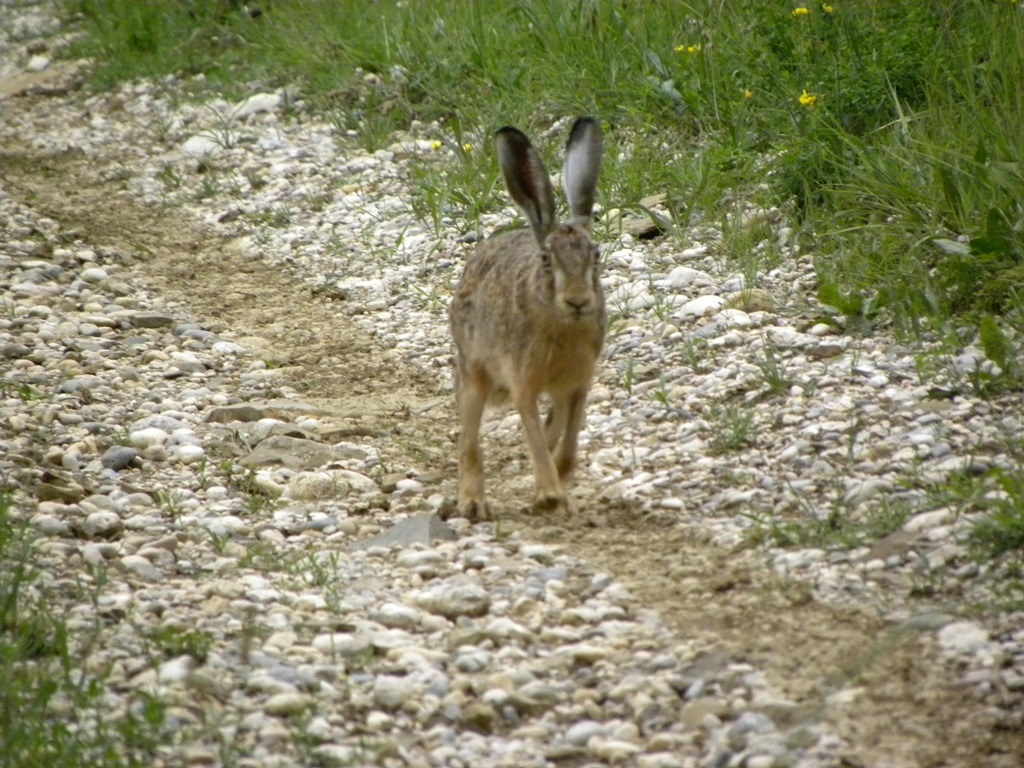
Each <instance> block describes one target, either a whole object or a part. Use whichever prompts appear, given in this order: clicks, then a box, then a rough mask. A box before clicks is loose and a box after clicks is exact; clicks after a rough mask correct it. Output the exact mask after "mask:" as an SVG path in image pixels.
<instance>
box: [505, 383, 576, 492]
mask: <svg viewBox="0 0 1024 768" xmlns="http://www.w3.org/2000/svg"><path fill="white" fill-rule="evenodd" d="M538 397H539V393H538V392H537V391H535V390H533V391H529V390H528V391H524V392H521V393H519V394H518V396H517V397H516V407H517V408H518V410H519V418H520V419H521V420H522V422H523V431H524V432H526V446H527V448H529V450H530V458H531V459H532V460H533V476H534V479H535V480H536V483H537V495H536V497H535V498H534V501H533V508H534V509H535V510H537V511H538V512H565V511H568V500H567V499H566V497H565V491H564V489H563V488H562V483H561V481H560V480H559V479H558V470H557V469H556V468H555V462H554V459H552V458H551V451H550V450H548V442H547V437H546V436H545V434H544V433H545V430H544V426H543V425H542V424H541V421H540V410H539V409H538V407H537V398H538Z"/></svg>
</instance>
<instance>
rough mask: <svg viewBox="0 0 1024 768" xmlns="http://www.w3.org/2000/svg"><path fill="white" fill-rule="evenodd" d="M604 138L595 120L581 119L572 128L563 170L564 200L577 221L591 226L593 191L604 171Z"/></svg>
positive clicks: (566, 147) (589, 118)
mask: <svg viewBox="0 0 1024 768" xmlns="http://www.w3.org/2000/svg"><path fill="white" fill-rule="evenodd" d="M603 151H604V135H603V134H602V132H601V124H600V123H599V122H598V121H597V120H595V119H594V118H592V117H581V118H579V119H578V120H577V121H576V122H575V123H573V124H572V130H571V131H569V141H568V142H567V143H566V145H565V167H564V168H563V170H562V177H563V184H562V186H563V188H564V189H565V197H566V199H567V200H568V201H569V213H570V214H571V215H572V218H573V219H574V220H581V221H585V222H586V223H587V224H588V225H589V222H590V217H591V214H592V213H593V211H594V191H595V190H596V188H597V175H598V173H600V171H601V155H602V153H603Z"/></svg>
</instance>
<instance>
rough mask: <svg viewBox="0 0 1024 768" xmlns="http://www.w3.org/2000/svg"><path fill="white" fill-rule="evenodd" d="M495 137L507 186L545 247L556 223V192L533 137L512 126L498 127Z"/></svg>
mask: <svg viewBox="0 0 1024 768" xmlns="http://www.w3.org/2000/svg"><path fill="white" fill-rule="evenodd" d="M494 141H495V144H496V145H497V148H498V165H499V166H500V167H501V173H502V175H503V176H504V177H505V186H506V187H508V192H509V194H510V195H512V199H513V200H515V201H516V205H518V206H519V208H520V209H521V210H522V212H523V215H525V216H526V218H527V219H528V220H529V222H530V227H531V228H532V229H533V234H534V237H536V238H537V243H538V244H539V245H540V246H541V247H543V246H544V241H545V240H546V239H547V236H548V234H549V233H550V232H551V229H552V228H553V227H554V226H555V192H554V190H553V189H552V188H551V179H550V178H549V177H548V172H547V171H546V170H545V169H544V162H543V161H542V160H541V159H540V155H539V154H537V150H536V149H534V148H533V146H532V145H531V144H530V140H529V139H528V138H526V136H525V135H524V134H523V133H522V132H521V131H519V130H517V129H515V128H512V127H511V126H505V127H504V128H502V129H501V130H499V131H498V132H497V134H495V136H494Z"/></svg>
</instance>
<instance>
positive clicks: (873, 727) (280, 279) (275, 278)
mask: <svg viewBox="0 0 1024 768" xmlns="http://www.w3.org/2000/svg"><path fill="white" fill-rule="evenodd" d="M0 178H2V180H3V185H4V187H5V189H6V190H7V191H8V193H10V194H12V195H14V196H16V197H18V198H20V199H21V200H22V201H24V202H25V203H26V204H28V205H31V206H33V207H35V208H36V209H38V210H41V211H42V212H44V213H46V214H47V215H49V216H50V217H52V218H54V219H56V220H57V221H59V222H61V224H62V225H63V226H64V227H65V228H66V229H70V230H74V231H75V232H77V233H80V236H81V237H82V238H83V239H85V240H87V241H88V242H90V243H94V244H96V245H103V246H108V247H113V248H119V249H123V250H126V251H129V252H132V253H135V254H139V255H140V258H139V259H137V261H136V263H135V265H134V266H133V267H132V270H133V272H134V279H135V280H136V281H137V282H138V284H140V285H142V286H145V287H146V288H148V289H149V290H151V291H152V292H154V293H156V294H159V295H161V296H163V297H164V298H165V299H166V300H167V301H168V302H170V303H171V304H172V305H177V306H179V307H181V309H182V311H183V313H187V315H188V316H190V317H191V318H193V319H194V320H195V321H197V322H200V323H203V324H206V325H207V326H209V327H213V328H214V329H224V328H226V329H230V330H231V331H233V332H234V334H235V337H236V338H239V339H241V340H243V341H244V343H246V344H247V345H248V346H250V348H254V349H256V350H258V354H259V356H260V357H262V358H263V359H266V360H268V361H270V362H271V363H272V364H274V365H277V366H281V367H282V369H283V371H284V375H285V376H286V377H287V380H288V381H289V382H290V384H291V386H292V387H294V388H295V389H296V390H298V391H300V392H302V393H303V396H304V398H305V399H306V400H307V401H308V402H310V403H313V404H316V405H318V406H325V407H327V408H329V409H330V410H331V411H332V412H333V413H334V414H335V415H336V416H338V417H340V418H341V419H343V420H344V419H351V420H352V421H353V422H358V423H359V424H360V425H361V427H366V428H369V429H372V430H374V431H375V433H376V434H378V435H384V436H385V440H384V442H385V443H386V450H385V451H384V453H385V458H386V460H387V461H388V462H390V463H391V464H393V465H394V466H398V467H401V466H419V467H427V468H429V469H431V470H433V471H437V472H441V473H443V474H444V475H445V476H447V477H448V478H449V479H448V480H447V481H446V483H445V489H446V490H449V491H450V490H451V489H452V488H453V487H454V477H455V465H454V458H453V457H454V450H453V448H454V443H453V441H452V438H453V435H454V432H455V429H456V424H455V421H454V414H453V408H452V407H451V405H452V404H451V403H450V402H449V397H448V396H447V395H444V394H441V393H439V392H438V387H437V382H436V379H434V378H433V377H432V376H430V375H428V374H426V373H424V372H422V371H418V370H415V369H412V368H410V367H409V366H407V365H404V364H403V363H402V362H401V360H400V358H399V357H398V356H397V355H396V354H394V353H393V352H392V351H389V350H387V349H384V348H382V347H381V345H380V343H379V342H378V341H377V340H376V339H374V338H371V337H370V336H368V335H367V334H366V333H365V332H363V331H362V330H361V329H360V328H359V327H358V326H357V325H356V324H355V323H354V322H353V321H352V320H351V318H350V317H349V316H347V315H346V313H345V307H344V302H339V301H337V300H332V299H330V298H327V297H323V296H317V295H315V294H314V293H313V292H311V291H310V290H309V289H308V287H306V286H303V285H301V284H299V283H298V282H297V281H296V280H295V279H294V278H293V277H291V276H290V275H288V274H286V273H285V272H283V271H282V270H281V269H279V268H277V267H274V266H272V265H270V264H268V263H266V262H264V261H262V260H261V259H259V258H253V257H252V256H251V255H249V254H246V253H245V252H244V251H243V250H242V249H241V248H239V247H237V244H236V243H233V242H231V241H228V240H224V239H222V238H219V237H218V236H216V235H214V234H211V233H210V232H208V231H202V230H201V229H199V228H196V227H193V226H192V225H190V224H189V223H188V222H187V221H185V220H184V217H183V215H182V214H180V213H177V212H175V211H174V210H169V209H152V208H143V207H141V206H138V205H135V204H133V203H132V202H131V201H129V200H127V199H125V198H124V197H122V196H120V195H118V194H115V190H114V189H112V188H111V183H110V182H104V181H102V180H101V178H100V176H99V175H98V174H97V173H96V170H95V168H93V167H92V165H91V164H90V162H89V161H87V159H86V158H84V157H82V156H80V155H76V154H74V153H71V154H63V155H51V156H38V155H36V156H32V155H28V154H18V153H17V152H16V151H12V150H11V149H10V148H8V151H6V152H5V153H3V154H0ZM484 447H485V451H487V466H488V471H489V474H488V481H489V495H490V498H491V499H492V502H493V503H494V504H495V507H496V510H497V512H498V513H499V515H500V516H501V521H500V523H499V526H500V529H501V530H508V529H510V528H511V529H521V530H522V531H523V532H524V533H525V534H526V535H527V536H528V537H529V538H531V539H534V540H538V539H539V540H541V541H543V542H544V543H546V544H549V545H555V546H558V547H561V548H563V549H564V550H566V551H568V552H570V553H572V554H574V555H576V556H579V557H581V558H583V559H584V560H586V561H588V562H590V563H592V564H593V565H594V566H595V567H596V568H598V569H600V570H604V571H606V572H608V573H611V574H613V575H614V576H616V577H617V578H619V579H620V580H621V581H622V582H623V583H625V584H626V585H627V586H628V587H629V588H630V589H631V590H632V591H633V592H634V593H635V594H636V595H637V596H638V597H640V598H641V599H642V601H643V602H644V603H645V604H646V605H647V606H648V607H649V608H650V609H651V610H653V611H655V612H657V613H658V614H660V615H661V617H662V618H663V620H664V621H665V622H666V623H667V624H668V626H669V627H670V628H671V630H672V631H673V632H674V633H676V635H677V637H678V639H679V642H680V643H681V644H682V643H688V644H692V645H693V646H694V647H696V648H699V649H702V650H704V651H707V652H708V653H717V654H724V655H725V656H727V657H729V658H731V659H740V660H747V661H749V662H750V663H751V664H752V665H754V667H756V668H758V669H760V670H762V671H764V672H765V673H766V675H767V676H768V677H769V679H770V682H771V683H772V684H773V686H775V687H777V688H778V689H780V690H782V691H783V692H784V693H785V694H786V695H787V696H789V697H790V698H791V699H792V700H793V701H795V702H797V703H798V704H800V705H801V707H800V708H799V710H798V711H796V712H795V713H794V714H793V717H794V718H796V719H798V720H801V719H807V720H809V721H813V720H815V719H822V718H824V719H826V720H828V721H829V722H831V723H832V724H833V726H834V728H835V729H836V730H837V731H838V732H839V733H840V734H841V735H842V736H844V737H846V738H847V739H849V740H850V742H851V743H852V745H853V748H852V750H851V752H850V754H849V756H848V762H847V764H848V765H850V766H864V767H865V768H866V767H867V766H880V767H881V766H885V767H887V768H900V767H907V768H910V767H918V766H920V767H926V766H927V767H932V768H936V767H938V766H950V767H953V766H957V767H960V766H962V767H963V768H970V767H973V766H996V767H1004V766H1005V767H1006V768H1010V767H1011V766H1020V765H1024V744H1022V741H1024V740H1022V739H1021V737H1020V734H1011V733H1006V732H1000V731H999V730H996V729H995V728H994V727H993V724H992V722H991V721H990V719H989V718H988V717H987V716H986V714H985V713H984V711H982V708H981V706H980V704H979V703H978V702H977V701H976V700H975V699H974V698H973V696H972V694H971V692H970V691H969V690H968V689H967V688H965V687H963V686H961V685H959V684H958V683H957V677H958V675H957V670H955V669H951V668H950V667H949V665H946V664H943V663H942V662H941V661H939V660H938V659H937V656H936V654H935V651H934V649H933V648H932V647H931V643H930V641H928V640H927V639H926V638H924V637H923V636H921V635H918V634H914V633H906V634H900V633H898V632H896V631H895V630H894V629H893V626H892V625H891V623H888V622H886V621H884V620H882V619H881V618H879V616H878V615H877V614H879V613H880V612H881V611H880V608H879V609H878V610H876V609H875V608H873V607H872V606H864V607H860V608H850V607H842V606H837V605H832V604H824V603H822V602H819V601H818V600H816V599H815V597H814V595H813V593H812V591H811V589H810V588H809V587H808V586H807V585H806V584H802V583H800V582H797V581H790V580H785V579H782V578H780V577H779V576H777V575H775V574H773V573H772V572H771V571H770V570H769V569H767V568H766V567H765V565H764V564H763V562H761V559H760V557H759V556H758V555H757V553H756V552H752V551H749V550H744V551H724V550H721V549H717V548H715V546H714V545H713V544H712V543H711V542H710V541H709V539H708V537H706V536H704V535H702V532H701V530H700V527H699V526H697V525H690V524H687V522H686V520H685V515H684V516H683V519H682V520H680V519H678V518H675V517H673V518H671V519H669V518H665V519H660V518H657V517H653V516H641V515H638V514H637V513H636V512H635V511H634V510H630V509H623V508H615V507H609V505H608V504H607V503H606V502H604V501H602V500H601V496H600V492H599V489H597V488H595V487H593V486H592V485H590V484H588V481H587V479H586V478H585V477H584V478H582V479H581V485H580V486H579V487H578V488H577V490H576V497H577V500H578V502H579V506H580V509H581V510H582V512H581V514H579V515H578V516H577V517H574V518H572V519H560V520H550V519H543V520H538V519H536V518H535V517H533V516H531V515H529V514H527V513H525V512H524V511H522V509H521V507H522V505H523V504H525V502H526V501H527V500H528V499H529V495H530V491H531V485H532V478H531V476H530V471H529V462H528V460H527V458H526V454H525V451H524V450H523V446H522V445H495V444H493V441H492V442H491V443H486V444H485V446H484ZM499 467H504V468H505V470H504V473H503V472H502V471H500V470H499V469H498V468H499Z"/></svg>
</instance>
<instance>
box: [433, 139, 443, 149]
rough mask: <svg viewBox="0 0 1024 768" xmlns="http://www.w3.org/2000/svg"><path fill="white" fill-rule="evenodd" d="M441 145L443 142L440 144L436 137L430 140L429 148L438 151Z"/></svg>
mask: <svg viewBox="0 0 1024 768" xmlns="http://www.w3.org/2000/svg"><path fill="white" fill-rule="evenodd" d="M443 146H444V144H442V143H441V142H440V141H438V140H437V139H434V140H433V141H432V142H430V148H431V149H432V150H434V151H435V152H438V151H439V150H440V149H441V147H443Z"/></svg>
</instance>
